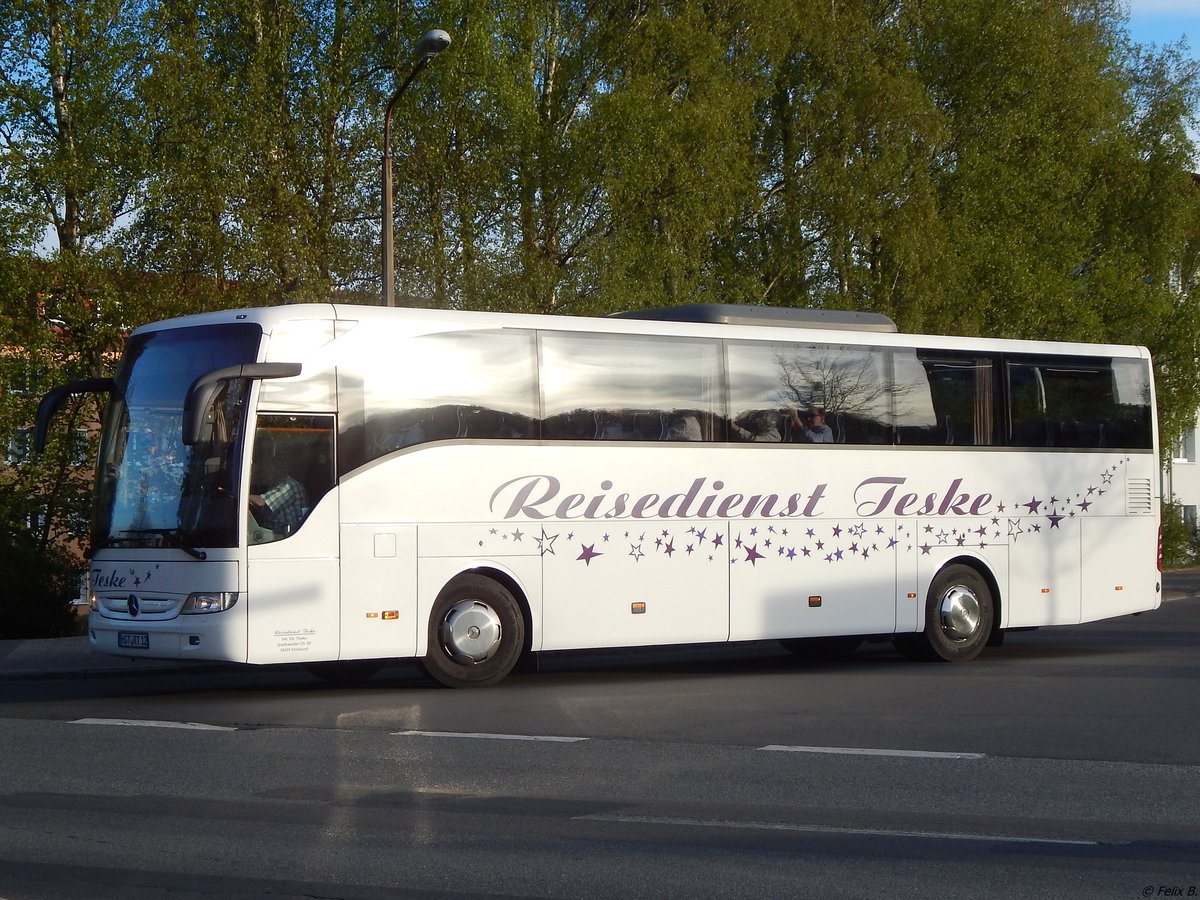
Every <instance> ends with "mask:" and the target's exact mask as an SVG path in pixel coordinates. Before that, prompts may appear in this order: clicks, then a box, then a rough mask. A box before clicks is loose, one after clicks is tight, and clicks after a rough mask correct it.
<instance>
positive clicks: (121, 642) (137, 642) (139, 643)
mask: <svg viewBox="0 0 1200 900" xmlns="http://www.w3.org/2000/svg"><path fill="white" fill-rule="evenodd" d="M117 646H118V647H123V648H128V649H132V650H149V649H150V635H149V634H147V633H146V632H144V631H118V632H117Z"/></svg>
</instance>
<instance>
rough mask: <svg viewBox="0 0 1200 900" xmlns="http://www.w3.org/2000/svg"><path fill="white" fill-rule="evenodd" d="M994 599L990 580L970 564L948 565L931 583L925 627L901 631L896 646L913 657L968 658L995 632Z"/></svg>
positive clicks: (959, 660) (896, 639)
mask: <svg viewBox="0 0 1200 900" xmlns="http://www.w3.org/2000/svg"><path fill="white" fill-rule="evenodd" d="M994 619H995V603H994V601H993V600H992V591H991V588H990V587H988V583H987V581H986V580H985V579H984V578H983V576H982V575H980V574H979V573H978V572H977V571H975V570H974V569H972V568H971V567H970V566H964V565H959V564H955V565H950V566H946V568H944V569H943V570H942V571H941V572H939V573H938V574H937V577H936V578H934V579H933V583H932V584H930V585H929V596H928V598H927V599H926V601H925V630H924V631H920V632H917V633H916V634H898V635H896V637H895V639H894V643H895V645H896V649H897V650H899V651H900V652H901V653H903V654H904V655H905V656H908V657H910V658H912V659H920V660H934V661H939V662H965V661H966V660H969V659H974V658H975V657H976V656H978V655H979V654H980V653H981V652H982V651H983V648H984V647H985V646H987V643H988V638H989V637H991V634H992V623H993V621H994Z"/></svg>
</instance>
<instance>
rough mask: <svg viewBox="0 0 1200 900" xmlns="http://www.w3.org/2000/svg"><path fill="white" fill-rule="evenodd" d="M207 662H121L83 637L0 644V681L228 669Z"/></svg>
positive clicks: (227, 666) (145, 660)
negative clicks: (94, 647) (105, 653)
mask: <svg viewBox="0 0 1200 900" xmlns="http://www.w3.org/2000/svg"><path fill="white" fill-rule="evenodd" d="M234 665H236V664H234V663H219V662H210V661H208V660H176V659H125V658H123V657H120V656H106V655H104V654H101V653H93V652H92V648H91V647H90V646H88V639H87V637H86V636H81V637H65V638H47V639H45V640H36V641H0V681H23V680H30V679H35V678H36V679H47V678H94V677H108V676H121V675H142V676H145V675H153V674H162V673H169V672H182V671H185V670H187V669H193V670H195V669H210V668H214V667H215V668H231V667H233V666H234Z"/></svg>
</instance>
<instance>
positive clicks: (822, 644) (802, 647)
mask: <svg viewBox="0 0 1200 900" xmlns="http://www.w3.org/2000/svg"><path fill="white" fill-rule="evenodd" d="M862 642H863V639H862V638H861V637H859V636H858V635H834V636H831V637H810V638H783V639H782V640H781V641H780V642H779V643H780V645H781V646H782V647H783V649H784V650H786V651H788V652H789V653H795V654H796V655H797V656H807V657H808V658H809V659H837V658H838V657H842V656H849V655H850V654H851V653H853V652H854V651H855V650H857V649H858V647H859V645H860V644H862Z"/></svg>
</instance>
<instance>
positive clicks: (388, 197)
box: [383, 28, 450, 306]
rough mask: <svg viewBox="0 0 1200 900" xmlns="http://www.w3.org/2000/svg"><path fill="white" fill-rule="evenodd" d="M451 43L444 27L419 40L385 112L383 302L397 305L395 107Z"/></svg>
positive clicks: (426, 33) (424, 35) (387, 304)
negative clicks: (414, 57) (409, 68)
mask: <svg viewBox="0 0 1200 900" xmlns="http://www.w3.org/2000/svg"><path fill="white" fill-rule="evenodd" d="M449 46H450V35H448V34H447V33H446V32H444V31H442V30H441V29H440V28H434V29H433V30H431V31H427V32H425V33H424V34H423V35H421V39H420V40H419V41H417V62H416V64H415V65H414V66H413V67H412V71H411V72H409V73H408V77H407V78H405V79H404V83H403V84H401V85H400V87H398V88H396V91H395V93H394V94H392V99H391V100H389V101H388V105H387V109H385V110H384V113H383V305H384V306H395V305H396V284H395V272H394V269H395V263H396V259H395V249H394V247H393V243H392V109H393V108H394V107H395V106H396V101H397V100H399V99H400V95H401V94H403V93H404V92H405V90H407V88H408V86H409V85H410V84H412V83H413V79H415V78H416V77H417V76H418V75H420V74H421V70H422V69H424V68H425V67H426V66H427V65H429V61H430V60H431V59H433V58H434V57H435V56H437V55H438V54H439V53H441V52H442V51H443V50H445V49H446V48H447V47H449Z"/></svg>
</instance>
